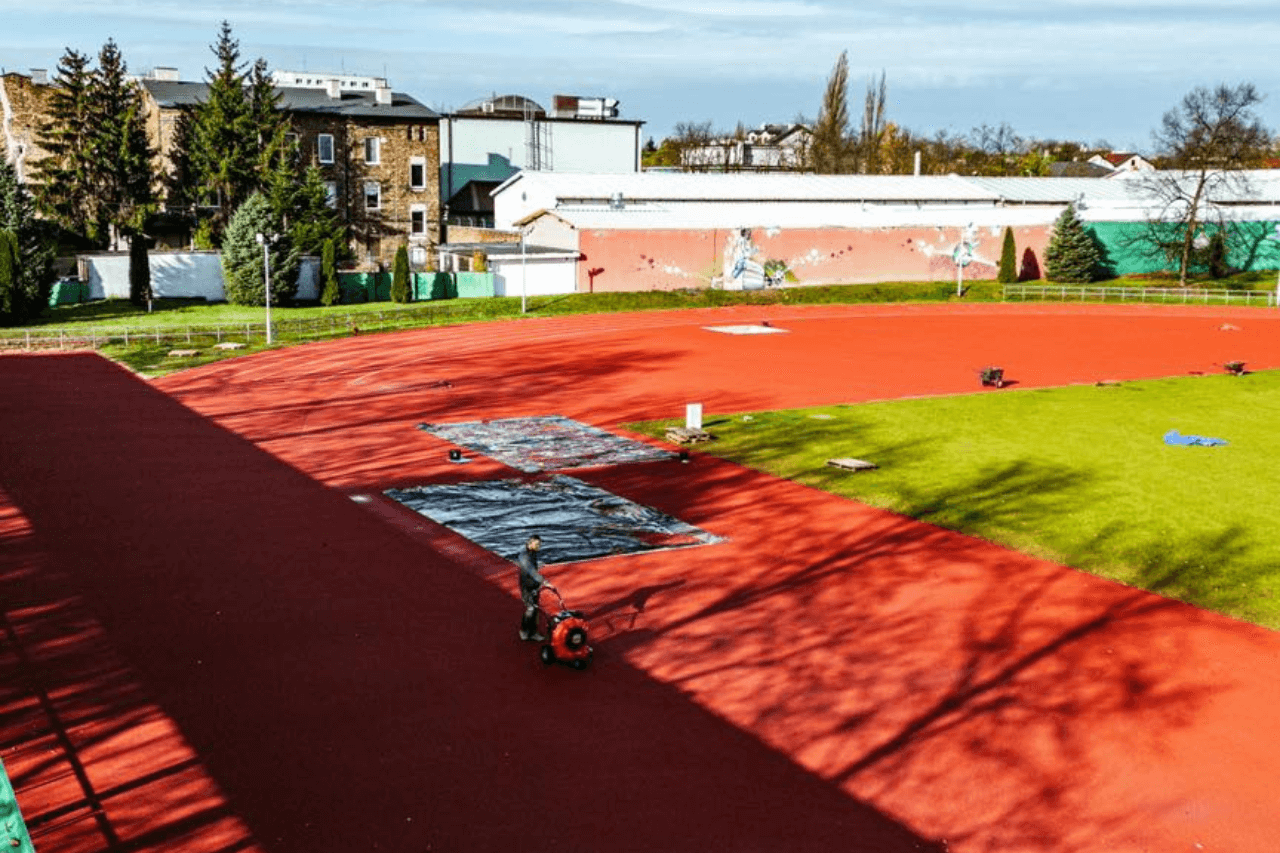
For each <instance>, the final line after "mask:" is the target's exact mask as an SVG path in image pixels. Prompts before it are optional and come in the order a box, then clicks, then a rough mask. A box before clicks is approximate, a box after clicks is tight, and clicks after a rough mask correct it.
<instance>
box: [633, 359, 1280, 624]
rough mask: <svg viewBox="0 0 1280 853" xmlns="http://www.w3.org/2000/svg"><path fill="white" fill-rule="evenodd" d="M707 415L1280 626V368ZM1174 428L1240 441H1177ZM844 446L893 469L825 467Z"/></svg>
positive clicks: (728, 453) (810, 480)
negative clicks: (1171, 437)
mask: <svg viewBox="0 0 1280 853" xmlns="http://www.w3.org/2000/svg"><path fill="white" fill-rule="evenodd" d="M670 423H671V422H669V421H664V422H658V423H649V424H640V425H637V427H636V428H637V429H639V430H641V431H643V432H647V433H649V434H651V435H661V433H662V431H663V429H664V428H665V427H666V426H667V425H669V424H670ZM707 428H708V430H709V431H711V432H712V433H713V434H714V435H716V437H717V440H716V441H714V442H711V443H710V444H706V445H701V446H700V449H705V450H706V451H707V452H710V453H713V454H714V455H716V456H720V457H723V458H725V459H730V460H733V461H735V462H738V463H741V464H743V465H747V466H750V467H752V468H756V469H759V470H762V471H767V472H769V473H771V474H775V475H777V476H779V477H784V478H787V479H791V480H796V481H798V482H801V483H805V484H808V485H811V486H815V487H817V488H820V489H823V490H826V491H828V492H833V493H835V494H839V495H844V496H846V497H849V498H854V499H857V500H860V501H863V502H865V503H868V504H871V505H874V506H878V507H883V508H885V509H889V510H893V511H896V512H900V513H903V514H905V515H909V516H912V517H915V518H919V519H922V520H925V521H929V522H931V523H934V524H938V525H940V526H943V527H947V528H951V529H954V530H959V531H962V532H965V533H969V534H973V535H976V536H980V537H983V538H985V539H988V540H991V541H995V542H999V543H1001V544H1004V545H1007V546H1009V547H1011V548H1014V549H1016V550H1019V551H1022V552H1025V553H1029V554H1033V555H1037V556H1041V557H1044V558H1047V559H1051V560H1055V561H1057V562H1061V563H1065V564H1067V565H1070V566H1075V567H1077V568H1080V569H1084V570H1087V571H1089V572H1092V573H1094V574H1098V575H1101V576H1103V577H1107V578H1111V579H1114V580H1117V581H1120V582H1123V583H1126V584H1129V585H1132V586H1137V587H1142V588H1144V589H1148V590H1151V591H1153V592H1158V593H1161V594H1163V595H1167V596H1171V597H1174V598H1179V599H1182V600H1184V601H1188V602H1190V603H1192V604H1196V605H1199V606H1201V607H1205V608H1209V609H1212V610H1216V611H1219V612H1221V613H1225V614H1228V615H1231V616H1235V617H1238V618H1240V619H1245V620H1248V621H1251V622H1254V623H1256V624H1259V625H1264V626H1266V627H1269V628H1273V629H1275V628H1280V521H1278V520H1277V517H1276V507H1277V506H1280V468H1277V467H1276V465H1275V462H1274V458H1275V457H1274V445H1275V437H1276V435H1277V434H1280V372H1271V373H1257V374H1250V375H1246V376H1243V377H1232V376H1227V375H1222V376H1209V377H1198V378H1178V379H1167V380H1157V381H1145V382H1132V383H1125V384H1123V385H1119V386H1101V387H1098V386H1075V387H1068V388H1058V389H1047V390H1023V391H1000V392H992V393H983V394H975V395H966V396H960V397H947V398H936V399H916V400H902V401H893V402H884V403H873V404H864V405H856V406H838V407H831V408H820V409H808V410H793V411H780V412H767V413H756V414H752V415H751V417H750V419H749V420H746V419H744V418H743V417H742V416H741V415H734V416H730V417H723V418H716V417H714V416H710V417H709V418H708V421H707ZM1171 429H1176V430H1178V431H1179V432H1181V433H1183V434H1195V435H1202V436H1211V437H1220V438H1224V439H1227V440H1228V442H1229V444H1228V445H1227V446H1224V447H1200V446H1192V447H1182V446H1170V445H1166V444H1165V443H1164V441H1163V436H1164V434H1165V433H1166V432H1168V431H1169V430H1171ZM844 456H852V457H855V458H859V459H866V460H868V461H872V462H875V463H877V464H878V465H879V466H880V468H879V469H878V470H875V471H867V472H861V473H856V474H854V473H850V472H847V471H840V470H838V469H835V468H831V467H828V466H827V465H826V464H825V463H826V460H827V459H831V458H835V457H844Z"/></svg>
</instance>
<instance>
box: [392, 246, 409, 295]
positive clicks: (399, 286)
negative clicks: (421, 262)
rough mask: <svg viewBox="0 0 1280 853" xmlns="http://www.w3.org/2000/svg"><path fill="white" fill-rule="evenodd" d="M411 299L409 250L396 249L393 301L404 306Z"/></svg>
mask: <svg viewBox="0 0 1280 853" xmlns="http://www.w3.org/2000/svg"><path fill="white" fill-rule="evenodd" d="M409 298H410V291H409V249H408V248H407V247H405V246H401V247H400V248H399V249H396V260H395V265H394V267H393V268H392V271H391V301H392V302H399V303H401V304H403V303H405V302H408V301H409Z"/></svg>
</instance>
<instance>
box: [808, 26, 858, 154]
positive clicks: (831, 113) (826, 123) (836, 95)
mask: <svg viewBox="0 0 1280 853" xmlns="http://www.w3.org/2000/svg"><path fill="white" fill-rule="evenodd" d="M848 94H849V56H848V52H847V51H842V52H841V53H840V58H839V59H837V60H836V64H835V67H834V68H833V69H832V70H831V76H830V77H829V78H828V79H827V90H826V92H825V93H824V94H823V96H822V109H820V110H819V111H818V121H817V123H816V124H815V125H814V128H813V136H812V138H811V139H810V140H809V168H810V169H812V170H813V171H814V172H817V173H818V174H826V175H836V174H845V173H848V172H850V171H851V170H852V166H853V164H852V163H851V162H850V160H851V158H850V156H849V153H850V152H849V98H848Z"/></svg>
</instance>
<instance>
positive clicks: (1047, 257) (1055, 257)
mask: <svg viewBox="0 0 1280 853" xmlns="http://www.w3.org/2000/svg"><path fill="white" fill-rule="evenodd" d="M1100 260H1101V258H1100V257H1099V255H1098V246H1097V244H1096V243H1095V242H1094V241H1093V237H1092V236H1090V234H1089V232H1087V231H1086V230H1085V228H1084V225H1083V224H1082V223H1081V222H1080V219H1079V218H1078V217H1077V216H1076V208H1075V205H1074V204H1069V205H1067V209H1066V210H1064V211H1062V215H1061V216H1059V217H1058V221H1057V222H1055V223H1054V225H1053V235H1052V236H1051V237H1050V238H1049V246H1048V248H1047V249H1045V253H1044V269H1045V275H1046V276H1047V277H1048V279H1049V280H1050V281H1062V282H1068V283H1072V284H1087V283H1088V282H1091V281H1093V276H1094V271H1095V270H1096V269H1097V267H1098V264H1099V262H1100Z"/></svg>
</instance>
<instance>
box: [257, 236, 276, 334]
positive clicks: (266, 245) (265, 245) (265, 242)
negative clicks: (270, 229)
mask: <svg viewBox="0 0 1280 853" xmlns="http://www.w3.org/2000/svg"><path fill="white" fill-rule="evenodd" d="M258 245H260V246H262V283H263V285H264V290H265V292H266V295H267V346H271V344H272V342H273V341H272V337H271V253H270V247H271V238H270V237H268V236H267V235H266V234H261V233H259V234H258Z"/></svg>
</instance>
